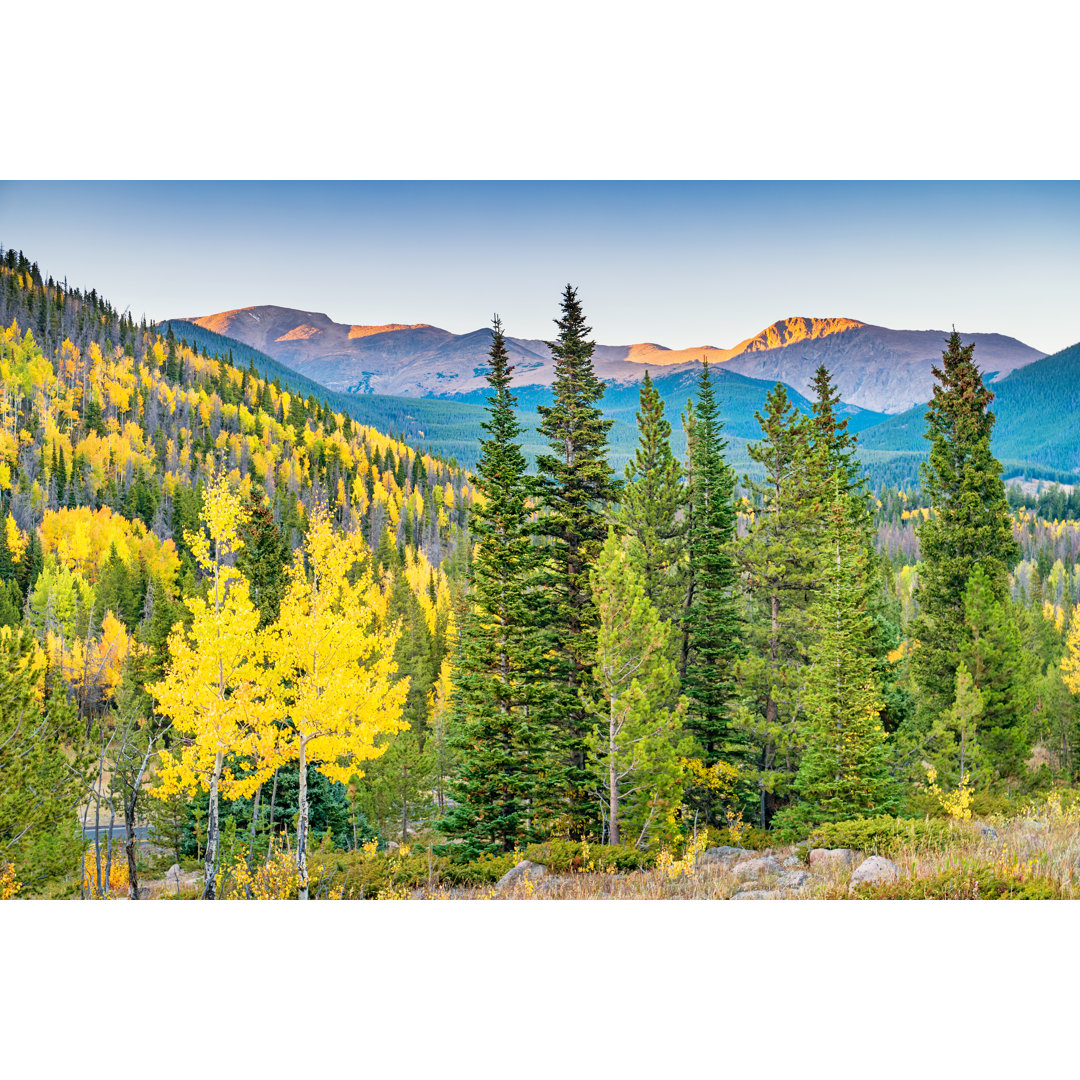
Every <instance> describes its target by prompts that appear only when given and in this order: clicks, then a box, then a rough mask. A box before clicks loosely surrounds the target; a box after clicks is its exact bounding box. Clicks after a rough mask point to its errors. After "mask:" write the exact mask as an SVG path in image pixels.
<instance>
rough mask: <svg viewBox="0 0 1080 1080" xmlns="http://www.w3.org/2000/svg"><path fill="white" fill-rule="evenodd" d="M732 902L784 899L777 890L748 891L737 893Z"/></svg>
mask: <svg viewBox="0 0 1080 1080" xmlns="http://www.w3.org/2000/svg"><path fill="white" fill-rule="evenodd" d="M731 899H732V900H783V899H784V897H783V895H782V894H781V893H778V892H777V891H776V890H775V889H748V890H747V891H746V892H737V893H736V894H735V895H734V896H733V897H732V898H731Z"/></svg>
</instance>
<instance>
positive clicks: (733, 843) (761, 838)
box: [705, 825, 780, 851]
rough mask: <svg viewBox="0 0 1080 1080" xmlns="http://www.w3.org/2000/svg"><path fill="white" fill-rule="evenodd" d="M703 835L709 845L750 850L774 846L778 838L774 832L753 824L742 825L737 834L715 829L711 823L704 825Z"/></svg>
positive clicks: (760, 849) (761, 849) (728, 830)
mask: <svg viewBox="0 0 1080 1080" xmlns="http://www.w3.org/2000/svg"><path fill="white" fill-rule="evenodd" d="M705 837H706V839H707V841H708V846H709V847H741V848H749V849H750V850H751V851H764V850H765V849H766V848H769V847H775V846H776V844H777V842H778V840H779V839H780V838H779V837H778V836H777V835H776V834H775V833H771V832H767V831H766V830H764V829H759V828H757V827H755V826H753V825H747V826H744V827H743V828H742V829H741V830H739V833H738V835H735V834H734V833H732V831H731V830H730V829H717V828H716V827H715V826H713V825H706V826H705Z"/></svg>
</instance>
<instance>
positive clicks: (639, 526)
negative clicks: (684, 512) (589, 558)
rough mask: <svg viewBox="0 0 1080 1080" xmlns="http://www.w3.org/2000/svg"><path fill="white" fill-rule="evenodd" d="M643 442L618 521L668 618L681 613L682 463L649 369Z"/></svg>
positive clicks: (649, 591) (650, 593) (652, 598)
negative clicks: (680, 463) (673, 445)
mask: <svg viewBox="0 0 1080 1080" xmlns="http://www.w3.org/2000/svg"><path fill="white" fill-rule="evenodd" d="M639 398H640V403H641V408H640V410H639V411H638V413H637V423H638V446H637V450H636V451H635V453H634V457H633V458H632V459H631V460H630V461H629V462H628V463H627V466H626V479H625V481H624V483H623V489H622V502H621V504H620V507H619V525H620V527H621V529H622V531H623V534H624V535H625V536H626V537H627V539H628V541H629V544H630V548H629V550H630V557H631V559H632V561H633V566H634V569H635V570H636V571H637V572H638V573H639V574H640V575H641V578H642V582H643V584H644V587H645V596H646V598H647V599H648V601H649V603H650V604H652V605H653V606H654V607H655V608H656V610H657V611H658V612H659V613H660V615H661V617H662V618H664V619H667V620H669V621H674V620H677V619H678V618H679V617H680V616H681V614H682V610H681V609H682V595H681V594H682V590H683V587H684V586H683V584H682V582H681V581H680V578H681V576H682V575H681V571H682V566H681V561H682V552H683V548H684V543H685V540H684V535H683V528H682V523H681V522H680V521H679V520H678V515H679V510H680V509H681V507H682V505H683V503H684V501H685V498H684V492H683V487H682V469H681V467H680V465H679V462H678V460H677V459H676V458H675V455H674V454H673V453H672V452H671V424H670V423H669V422H668V420H667V418H666V417H665V416H664V402H663V399H662V398H661V397H660V395H659V393H657V390H656V387H655V386H654V385H653V382H652V379H650V378H649V373H648V371H646V372H645V378H644V379H643V380H642V383H641V390H640V392H639Z"/></svg>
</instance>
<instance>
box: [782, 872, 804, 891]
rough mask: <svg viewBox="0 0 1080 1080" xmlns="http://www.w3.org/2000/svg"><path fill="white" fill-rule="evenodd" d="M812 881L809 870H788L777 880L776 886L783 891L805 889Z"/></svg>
mask: <svg viewBox="0 0 1080 1080" xmlns="http://www.w3.org/2000/svg"><path fill="white" fill-rule="evenodd" d="M809 881H810V872H809V871H808V870H788V871H786V872H785V873H783V874H781V875H780V877H779V878H777V881H776V884H777V885H779V886H780V888H781V889H803V888H805V887H806V886H807V884H808V883H809Z"/></svg>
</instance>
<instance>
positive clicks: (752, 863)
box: [735, 855, 781, 881]
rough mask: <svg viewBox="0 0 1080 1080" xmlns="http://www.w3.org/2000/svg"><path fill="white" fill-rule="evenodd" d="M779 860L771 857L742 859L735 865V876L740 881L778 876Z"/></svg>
mask: <svg viewBox="0 0 1080 1080" xmlns="http://www.w3.org/2000/svg"><path fill="white" fill-rule="evenodd" d="M780 869H781V867H780V860H779V859H777V858H775V857H773V856H772V855H766V856H765V857H764V858H755V859H744V860H743V861H742V862H738V863H736V864H735V876H736V877H737V878H738V879H739V880H740V881H750V880H755V881H756V880H757V879H758V878H759V877H761V876H762V875H764V874H779V873H780Z"/></svg>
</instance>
